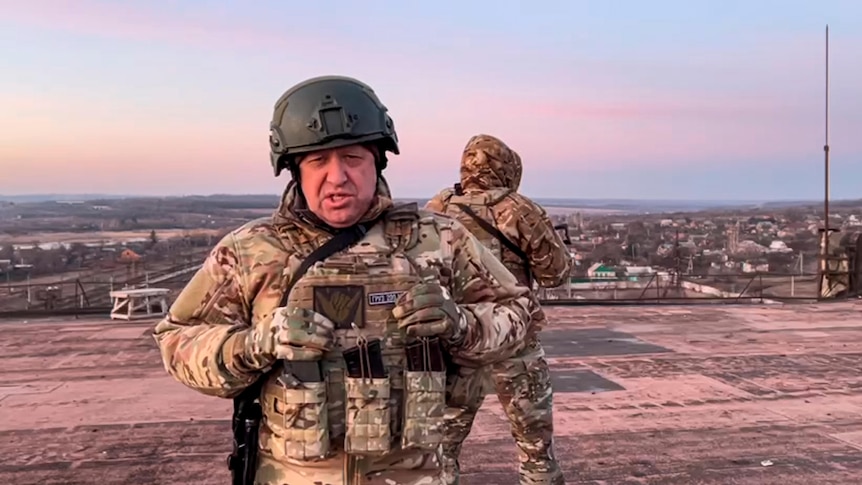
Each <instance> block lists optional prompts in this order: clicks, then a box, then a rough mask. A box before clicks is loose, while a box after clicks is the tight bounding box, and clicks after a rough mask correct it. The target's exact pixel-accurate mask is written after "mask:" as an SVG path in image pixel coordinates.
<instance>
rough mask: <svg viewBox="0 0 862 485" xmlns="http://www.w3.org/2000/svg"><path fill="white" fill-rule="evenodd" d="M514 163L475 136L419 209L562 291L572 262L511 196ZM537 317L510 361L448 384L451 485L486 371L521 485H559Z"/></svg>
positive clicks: (524, 203) (551, 233)
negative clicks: (453, 171)
mask: <svg viewBox="0 0 862 485" xmlns="http://www.w3.org/2000/svg"><path fill="white" fill-rule="evenodd" d="M521 172H522V167H521V158H520V156H519V155H518V154H517V153H516V152H515V151H514V150H512V149H511V148H509V147H508V146H506V144H505V143H503V142H502V141H501V140H499V139H497V138H495V137H493V136H489V135H477V136H474V137H472V138H471V139H470V140H469V142H468V143H467V146H466V148H465V149H464V153H463V155H462V158H461V182H460V184H456V185H455V187H454V188H452V189H444V190H443V191H441V192H440V193H439V194H437V195H436V196H434V197H433V198H432V199H431V200H430V201H429V202H428V203H427V205H426V206H425V208H426V209H429V210H433V211H436V212H438V213H442V214H446V215H448V216H450V217H453V218H456V219H458V220H459V221H460V222H461V223H462V224H464V226H465V227H467V228H468V229H469V230H470V232H472V233H473V235H475V236H476V237H477V238H479V240H480V241H481V242H482V243H483V244H484V245H485V246H487V247H488V248H489V249H491V252H493V253H494V255H495V256H497V258H499V259H500V260H501V261H502V262H503V264H504V265H505V266H506V267H507V268H509V270H510V271H511V272H512V273H513V274H514V275H515V276H516V277H517V278H518V281H519V282H520V283H521V284H522V285H525V286H528V287H530V288H531V289H532V288H533V280H534V279H535V281H536V282H537V283H538V284H539V285H540V286H543V287H554V286H559V285H561V284H563V283H564V282H565V281H566V278H568V276H569V273H570V271H571V267H572V258H571V254H570V253H569V250H568V248H567V247H566V245H565V244H564V242H563V240H562V238H561V237H560V236H559V234H557V232H556V230H555V229H554V226H553V224H552V223H551V220H550V218H549V217H548V215H547V213H546V212H545V210H544V209H542V208H541V207H540V206H539V205H537V204H536V203H535V202H533V201H532V200H530V199H529V198H527V197H525V196H523V195H521V194H519V193H518V192H517V190H518V186H519V185H520V183H521ZM544 321H545V319H544V315H543V316H542V318H539V319H536V320H535V321H534V323H535V324H534V325H533V326H531V327H530V331H529V335H528V340H527V345H526V347H525V349H524V350H523V351H522V352H521V353H520V354H519V355H517V356H515V357H513V358H511V359H509V360H507V361H505V362H502V363H496V364H494V365H492V366H489V368H488V369H483V370H481V371H479V370H476V369H472V368H468V367H461V368H458V369H457V371H456V372H455V373H454V374H453V375H450V377H449V380H448V383H447V387H448V389H447V406H448V409H447V417H448V418H449V419H447V421H446V431H445V432H444V435H445V436H444V445H443V454H444V460H445V463H444V467H445V468H446V474H447V476H448V479H449V480H450V483H458V477H459V476H460V466H459V462H458V457H459V455H460V452H461V446H462V444H463V442H464V440H465V439H467V435H468V434H469V433H470V429H471V428H472V426H473V420H474V419H475V417H476V413H477V412H478V411H479V408H480V407H481V405H482V401H483V400H484V385H483V382H484V378H485V377H484V376H485V375H486V371H490V373H491V377H492V380H493V382H494V387H495V390H496V393H497V396H498V397H499V399H500V402H501V403H502V405H503V409H504V410H505V412H506V414H507V415H508V417H509V422H510V424H511V429H512V436H513V437H514V438H515V441H516V443H517V444H518V448H519V449H520V462H521V463H520V468H519V474H520V483H521V485H527V484H529V485H535V484H553V485H560V484H563V483H565V481H564V478H563V473H562V470H561V469H560V465H559V463H558V462H557V460H556V458H555V456H554V451H553V442H554V422H553V390H552V388H551V380H550V373H549V370H548V363H547V361H546V360H545V352H544V349H543V348H542V345H541V343H540V341H539V335H538V333H539V331H540V329H541V324H542V323H544Z"/></svg>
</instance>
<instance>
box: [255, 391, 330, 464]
mask: <svg viewBox="0 0 862 485" xmlns="http://www.w3.org/2000/svg"><path fill="white" fill-rule="evenodd" d="M279 389H280V390H281V392H278V391H279ZM264 411H265V413H266V414H267V415H268V416H272V417H274V418H276V419H275V420H273V421H276V420H281V422H272V423H271V425H272V427H273V428H274V429H277V428H281V433H279V434H280V435H281V436H282V437H283V439H284V453H285V456H287V457H289V458H293V459H295V460H303V461H305V460H316V459H321V458H325V457H326V456H328V455H329V452H330V439H329V414H328V412H327V399H326V382H300V381H293V382H282V383H281V384H280V386H279V387H276V388H275V389H274V390H273V392H271V393H267V395H265V396H264Z"/></svg>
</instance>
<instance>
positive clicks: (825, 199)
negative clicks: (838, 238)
mask: <svg viewBox="0 0 862 485" xmlns="http://www.w3.org/2000/svg"><path fill="white" fill-rule="evenodd" d="M825 114H826V143H825V144H824V145H823V155H824V174H825V177H824V179H825V180H824V182H825V191H824V194H823V231H824V232H825V233H826V241H827V246H828V244H829V243H828V241H829V24H827V25H826V113H825ZM827 253H828V251H827Z"/></svg>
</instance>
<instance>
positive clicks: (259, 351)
mask: <svg viewBox="0 0 862 485" xmlns="http://www.w3.org/2000/svg"><path fill="white" fill-rule="evenodd" d="M334 330H335V324H333V323H332V321H331V320H330V319H328V318H326V317H325V316H323V315H321V314H320V313H317V312H315V311H313V310H308V309H305V308H295V307H294V308H292V307H289V306H288V307H279V308H276V309H275V312H274V313H273V316H272V319H269V320H264V321H261V323H260V324H259V325H257V326H256V327H255V328H254V329H253V330H252V331H251V332H250V333H249V334H248V341H247V342H246V348H247V349H248V350H249V351H250V354H251V357H252V358H251V360H253V361H256V362H258V363H259V368H263V367H267V366H269V365H272V364H273V363H274V362H275V361H276V360H281V359H284V360H318V359H320V358H321V357H322V356H323V354H324V353H325V352H327V351H328V350H330V349H331V348H332V346H333V344H334V342H335V333H334Z"/></svg>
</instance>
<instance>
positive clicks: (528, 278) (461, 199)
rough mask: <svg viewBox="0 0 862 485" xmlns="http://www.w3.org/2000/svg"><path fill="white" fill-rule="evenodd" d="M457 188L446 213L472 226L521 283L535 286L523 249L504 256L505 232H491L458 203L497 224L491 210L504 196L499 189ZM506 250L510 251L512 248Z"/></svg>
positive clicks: (478, 237) (488, 221) (481, 239)
mask: <svg viewBox="0 0 862 485" xmlns="http://www.w3.org/2000/svg"><path fill="white" fill-rule="evenodd" d="M458 192H459V190H458V189H457V187H456V189H455V191H454V192H453V195H452V197H451V198H450V199H449V203H448V204H447V214H448V215H449V216H451V217H454V218H455V219H457V220H458V222H460V223H461V224H463V225H464V227H466V228H467V230H469V231H470V233H472V234H473V235H474V236H475V237H476V239H478V240H479V242H481V243H482V244H483V245H484V246H485V247H487V248H488V249H490V250H491V252H492V253H493V254H494V256H496V257H497V259H499V260H500V261H502V262H503V265H504V266H506V268H507V269H508V270H509V271H510V272H512V274H514V275H515V278H517V279H518V281H519V282H520V283H521V284H522V285H527V286H528V287H532V281H533V279H532V274H531V271H530V270H529V268H528V266H527V265H528V264H529V261H528V260H527V259H526V258H525V255H523V253H522V254H511V256H508V255H507V256H508V257H504V256H503V247H504V243H503V241H501V239H500V237H505V236H504V235H502V234H499V236H498V235H497V234H492V233H490V232H488V231H487V230H485V228H483V227H482V226H481V225H480V224H479V223H478V221H476V219H475V218H473V217H472V216H471V215H470V214H467V213H466V212H464V211H463V210H462V209H461V208H459V207H458V204H463V205H466V206H468V207H469V208H470V209H472V210H473V212H474V213H475V214H476V215H477V216H479V217H480V218H482V219H483V220H484V221H486V222H487V223H488V224H489V225H491V226H492V227H496V226H497V222H496V220H495V219H494V215H493V213H492V212H491V207H493V206H494V205H496V204H497V203H498V202H499V201H500V200H501V199H502V197H501V196H500V194H499V192H497V191H495V192H496V193H495V192H489V191H482V192H471V193H468V194H459V193H458ZM509 243H510V244H512V245H515V246H517V244H515V241H511V240H509ZM507 249H508V248H507ZM519 251H520V250H519ZM507 252H509V253H511V252H512V251H507Z"/></svg>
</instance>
